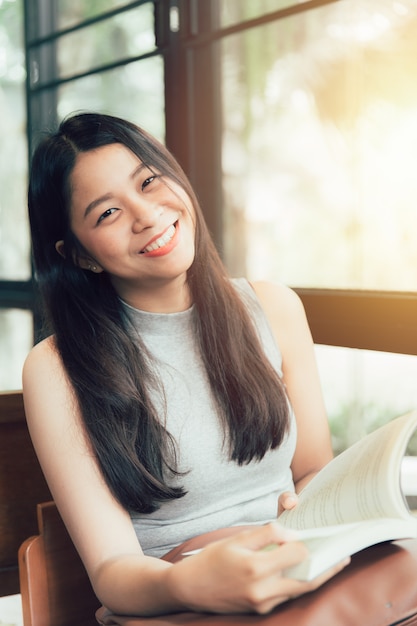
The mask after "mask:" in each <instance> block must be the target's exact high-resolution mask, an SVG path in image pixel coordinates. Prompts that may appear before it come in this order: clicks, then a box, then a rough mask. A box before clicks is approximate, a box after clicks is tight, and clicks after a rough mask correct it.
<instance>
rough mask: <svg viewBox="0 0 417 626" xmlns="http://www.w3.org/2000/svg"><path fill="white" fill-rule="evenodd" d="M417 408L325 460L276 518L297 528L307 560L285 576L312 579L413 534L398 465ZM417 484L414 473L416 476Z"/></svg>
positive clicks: (416, 421) (416, 522)
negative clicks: (364, 551)
mask: <svg viewBox="0 0 417 626" xmlns="http://www.w3.org/2000/svg"><path fill="white" fill-rule="evenodd" d="M416 428H417V411H413V412H411V413H407V414H406V415H403V416H401V417H398V418H396V419H394V420H392V421H391V422H389V423H388V424H385V425H384V426H382V427H381V428H378V429H377V430H375V431H374V432H372V433H370V434H369V435H366V436H365V437H364V438H363V439H361V440H360V441H358V442H356V443H355V444H354V445H352V446H351V447H350V448H348V449H347V450H345V451H344V452H342V453H341V454H340V455H339V456H337V457H335V458H334V459H333V460H332V461H330V463H328V464H327V465H326V466H325V467H324V468H323V469H322V470H321V471H320V472H319V473H318V474H317V475H316V476H315V477H314V478H313V480H311V481H310V482H309V483H308V485H306V487H305V488H304V489H303V490H302V491H301V492H300V494H299V503H298V505H297V507H296V508H295V509H293V510H291V511H285V512H284V513H282V515H280V517H279V522H280V523H281V524H282V525H283V526H286V527H288V528H292V529H297V530H299V533H298V534H299V538H300V539H301V540H302V541H304V542H305V543H306V544H307V546H308V548H309V558H308V559H306V560H305V561H303V562H302V563H299V564H298V565H296V566H294V567H291V568H289V569H288V570H287V571H286V575H287V576H289V577H291V578H297V579H300V580H311V579H312V578H315V577H316V576H318V575H319V574H321V573H322V572H324V571H325V570H327V569H328V568H329V567H331V566H332V565H335V564H336V563H338V562H339V561H340V560H342V559H343V558H345V557H347V556H349V555H352V554H354V553H355V552H358V551H359V550H362V549H363V548H366V547H368V546H371V545H374V544H376V543H380V542H383V541H389V540H395V539H406V538H411V537H416V536H417V517H414V516H413V515H412V514H411V512H410V510H409V507H408V505H407V502H406V499H405V496H404V494H403V492H402V488H401V464H402V461H403V457H404V454H405V451H406V448H407V444H408V442H409V440H410V438H411V435H412V434H413V432H414V431H415V430H416ZM415 480H416V483H417V475H416V477H415Z"/></svg>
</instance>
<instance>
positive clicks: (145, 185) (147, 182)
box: [142, 174, 157, 190]
mask: <svg viewBox="0 0 417 626" xmlns="http://www.w3.org/2000/svg"><path fill="white" fill-rule="evenodd" d="M155 178H157V176H156V175H155V174H153V175H152V176H148V178H147V179H146V180H144V181H143V183H142V190H143V189H145V187H147V186H148V185H150V184H151V183H152V182H153V181H154V180H155Z"/></svg>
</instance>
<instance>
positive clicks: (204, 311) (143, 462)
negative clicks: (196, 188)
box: [23, 113, 343, 615]
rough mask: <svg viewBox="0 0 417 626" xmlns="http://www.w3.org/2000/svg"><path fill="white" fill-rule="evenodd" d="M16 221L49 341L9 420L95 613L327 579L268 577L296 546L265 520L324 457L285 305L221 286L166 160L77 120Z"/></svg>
mask: <svg viewBox="0 0 417 626" xmlns="http://www.w3.org/2000/svg"><path fill="white" fill-rule="evenodd" d="M29 215H30V223H31V231H32V241H33V253H34V261H35V267H36V278H37V281H38V284H39V287H40V292H41V294H42V297H43V302H44V310H45V315H46V322H47V327H46V335H47V337H46V338H45V339H44V340H43V341H41V342H40V343H38V344H37V345H36V346H35V347H34V348H33V350H32V351H31V353H30V354H29V356H28V358H27V360H26V363H25V367H24V372H23V388H24V398H25V408H26V412H27V419H28V424H29V428H30V432H31V436H32V438H33V442H34V445H35V448H36V451H37V454H38V456H39V459H40V462H41V465H42V468H43V470H44V473H45V476H46V477H47V480H48V483H49V486H50V489H51V492H52V494H53V497H54V499H55V501H56V503H57V506H58V508H59V510H60V512H61V515H62V517H63V519H64V521H65V523H66V525H67V528H68V530H69V532H70V534H71V536H72V539H73V541H74V543H75V545H76V547H77V549H78V551H79V553H80V555H81V557H82V559H83V561H84V564H85V566H86V569H87V571H88V573H89V576H90V578H91V581H92V584H93V586H94V589H95V591H96V593H97V596H98V597H99V598H100V600H101V601H102V602H103V604H104V605H105V606H107V607H108V608H109V609H110V610H112V611H114V612H115V613H121V614H138V615H154V614H162V613H166V612H173V611H178V610H187V609H192V610H198V611H213V612H248V611H252V612H253V611H255V612H259V613H264V612H267V611H269V610H271V609H272V608H273V607H274V606H276V605H278V604H279V603H281V602H283V601H285V600H286V599H288V598H289V597H293V596H295V595H299V594H301V593H304V592H306V591H309V590H311V589H313V588H316V587H317V586H319V585H320V584H321V583H322V582H324V580H327V578H329V577H330V576H331V575H333V574H334V573H336V571H338V570H339V569H340V568H341V567H342V566H343V564H341V565H340V566H339V567H337V568H335V569H333V570H332V571H331V572H328V573H327V574H326V575H325V576H323V577H321V578H320V579H317V580H316V581H313V583H301V582H299V581H295V580H290V579H288V578H286V577H285V575H284V573H283V570H284V569H285V568H286V567H288V566H290V565H292V564H294V563H296V562H299V561H300V560H302V559H303V558H305V557H306V550H305V547H304V546H303V545H302V544H301V543H299V542H296V541H291V539H294V536H293V535H292V534H291V533H289V532H288V531H285V530H284V529H282V528H281V527H280V526H279V524H278V523H276V522H274V523H269V524H268V523H266V522H268V521H269V520H271V519H273V518H274V517H276V515H277V512H278V510H277V509H278V500H279V506H280V508H291V507H293V506H294V505H295V504H296V495H295V493H294V490H295V492H297V491H299V490H300V488H301V487H302V485H303V484H305V483H306V482H307V481H308V480H310V479H311V477H312V476H313V475H314V474H315V473H316V472H317V471H318V470H319V469H320V468H321V467H322V466H323V465H324V464H325V463H326V462H327V461H328V460H329V459H330V458H331V456H332V452H331V445H330V437H329V432H328V426H327V420H326V415H325V410H324V406H323V400H322V396H321V392H320V386H319V382H318V376H317V371H316V365H315V361H314V353H313V345H312V340H311V336H310V333H309V330H308V326H307V323H306V320H305V316H304V312H303V309H302V306H301V304H300V302H299V300H298V298H297V297H296V295H295V294H294V293H293V292H292V291H291V290H289V289H287V288H285V287H282V286H278V285H272V284H267V283H258V284H253V285H249V283H248V282H247V281H245V280H238V281H232V280H230V279H229V278H228V277H227V275H226V272H225V270H224V268H223V266H222V263H221V261H220V259H219V257H218V255H217V253H216V250H215V248H214V246H213V243H212V241H211V240H210V237H209V234H208V232H207V228H206V226H205V224H204V220H203V218H202V214H201V210H200V208H199V206H198V202H197V200H196V197H195V195H194V193H193V191H192V189H191V187H190V185H189V183H188V181H187V179H186V177H185V175H184V173H183V172H182V170H181V169H180V167H179V165H178V164H177V163H176V161H175V160H174V158H173V157H172V156H171V155H170V154H169V153H168V151H167V150H166V149H165V148H164V147H163V146H162V145H160V144H159V143H158V142H157V141H156V140H155V139H153V138H152V137H150V136H149V135H147V134H146V133H145V132H143V131H142V130H140V129H139V128H137V127H136V126H134V125H133V124H130V123H128V122H127V121H124V120H121V119H118V118H114V117H111V116H105V115H99V114H92V113H90V114H80V115H76V116H73V117H71V118H69V119H67V120H66V121H64V122H63V123H62V124H61V126H60V128H59V130H58V132H57V133H56V134H55V135H52V136H50V137H48V138H46V139H44V140H43V142H42V143H41V144H40V145H39V146H38V148H37V150H36V152H35V155H34V158H33V165H32V171H31V177H30V185H29ZM271 329H272V330H271ZM278 346H279V347H278ZM247 524H253V528H250V529H246V530H245V531H242V532H238V533H237V534H236V535H235V536H234V537H232V538H228V539H223V540H221V541H219V542H214V543H213V544H211V545H210V546H209V547H208V548H207V549H205V550H204V551H202V552H201V553H199V554H196V555H193V556H191V557H189V558H187V559H184V560H183V561H182V562H181V563H177V564H175V565H171V564H169V563H167V562H166V561H163V560H161V559H160V558H158V557H160V556H162V555H163V554H164V553H166V552H168V551H169V550H170V549H171V548H172V547H174V546H175V545H177V544H179V543H181V542H183V541H185V540H186V539H188V538H190V537H192V536H195V535H199V534H201V533H204V532H207V531H211V530H214V529H217V528H221V527H229V526H240V525H247ZM271 543H276V544H278V545H279V547H278V549H277V550H274V551H272V552H265V551H261V550H260V548H262V547H264V546H266V545H268V544H271Z"/></svg>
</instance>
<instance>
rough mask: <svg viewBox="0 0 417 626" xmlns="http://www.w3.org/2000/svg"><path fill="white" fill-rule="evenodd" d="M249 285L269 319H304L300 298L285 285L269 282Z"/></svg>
mask: <svg viewBox="0 0 417 626" xmlns="http://www.w3.org/2000/svg"><path fill="white" fill-rule="evenodd" d="M251 285H252V287H253V289H254V291H255V293H256V295H257V296H258V299H259V301H260V303H261V305H262V307H263V309H264V311H265V313H266V315H267V316H268V317H269V318H272V319H275V320H277V321H278V320H279V319H280V320H281V321H284V320H286V319H287V320H289V319H291V318H293V317H294V316H296V317H298V316H301V317H302V318H303V317H304V307H303V304H302V302H301V299H300V297H299V296H298V294H297V293H296V292H295V291H294V290H293V289H291V288H290V287H288V286H287V285H284V284H282V283H275V282H270V281H254V282H252V283H251Z"/></svg>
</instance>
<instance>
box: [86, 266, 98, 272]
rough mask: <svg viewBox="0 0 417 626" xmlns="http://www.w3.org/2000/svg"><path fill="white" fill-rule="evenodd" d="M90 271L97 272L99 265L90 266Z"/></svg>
mask: <svg viewBox="0 0 417 626" xmlns="http://www.w3.org/2000/svg"><path fill="white" fill-rule="evenodd" d="M88 269H89V270H91V271H92V272H97V265H89V266H88Z"/></svg>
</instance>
